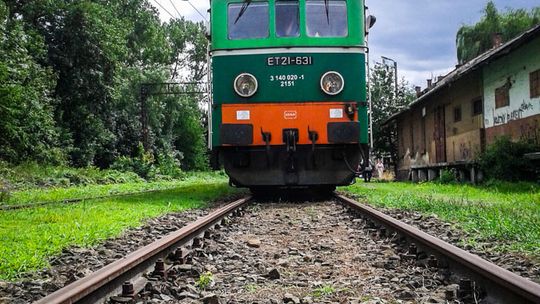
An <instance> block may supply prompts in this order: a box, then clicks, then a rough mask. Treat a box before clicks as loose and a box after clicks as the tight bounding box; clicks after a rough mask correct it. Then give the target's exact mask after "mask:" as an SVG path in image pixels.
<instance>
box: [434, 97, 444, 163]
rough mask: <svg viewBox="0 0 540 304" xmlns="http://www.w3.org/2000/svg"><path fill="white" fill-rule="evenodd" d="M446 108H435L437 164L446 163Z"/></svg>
mask: <svg viewBox="0 0 540 304" xmlns="http://www.w3.org/2000/svg"><path fill="white" fill-rule="evenodd" d="M444 117H445V116H444V106H439V107H437V108H435V132H434V134H433V137H434V139H435V160H436V162H437V163H444V162H446V129H445V123H444V122H445V121H444Z"/></svg>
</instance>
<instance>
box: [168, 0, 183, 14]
mask: <svg viewBox="0 0 540 304" xmlns="http://www.w3.org/2000/svg"><path fill="white" fill-rule="evenodd" d="M169 2H170V3H171V4H172V6H173V8H174V10H175V11H176V13H177V14H178V18H181V17H182V14H180V11H178V8H176V5H175V4H174V1H173V0H169Z"/></svg>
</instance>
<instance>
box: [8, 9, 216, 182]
mask: <svg viewBox="0 0 540 304" xmlns="http://www.w3.org/2000/svg"><path fill="white" fill-rule="evenodd" d="M0 27H1V30H2V33H1V34H0V35H1V36H0V132H1V133H2V134H3V135H4V134H5V136H2V137H1V138H0V160H6V161H9V162H12V163H20V162H24V161H38V162H40V163H69V164H71V165H75V166H80V167H86V166H92V165H95V166H98V167H100V168H107V167H109V166H111V165H112V164H113V163H115V162H116V161H117V160H118V159H120V157H123V158H122V159H120V161H123V162H127V160H128V159H131V158H137V157H138V155H139V152H140V151H139V147H138V144H139V142H140V141H141V128H142V124H141V115H142V114H141V113H142V111H141V110H143V111H145V112H146V115H147V116H148V118H149V119H148V128H149V130H150V132H149V137H150V138H149V143H150V144H149V146H147V147H146V148H147V151H145V153H148V154H151V155H152V157H153V158H156V156H157V155H176V156H179V155H182V157H177V160H178V161H180V162H181V163H180V165H181V167H182V168H183V169H186V170H191V169H205V168H206V167H207V165H206V160H205V153H206V148H205V143H204V130H203V120H204V113H203V112H202V111H201V110H200V107H199V102H200V100H201V99H202V96H200V95H193V96H186V97H181V98H180V97H178V96H152V97H151V98H150V99H149V101H148V104H147V106H146V107H145V108H144V109H141V105H140V96H139V93H140V87H141V84H142V83H147V82H152V83H162V82H171V81H200V80H201V79H202V78H203V77H204V75H205V73H206V45H207V41H206V38H205V36H204V27H203V25H202V23H193V22H190V21H186V20H184V19H177V20H173V21H170V22H169V23H165V24H163V23H161V21H160V19H159V17H158V13H157V11H156V9H155V8H154V7H152V6H151V5H150V3H149V1H148V0H126V1H121V2H118V1H110V0H78V1H63V0H50V1H18V0H2V1H0ZM161 159H162V160H163V161H166V158H161ZM157 160H158V162H159V161H160V158H159V157H157ZM168 165H170V164H168ZM138 173H141V172H138ZM143 175H144V174H143Z"/></svg>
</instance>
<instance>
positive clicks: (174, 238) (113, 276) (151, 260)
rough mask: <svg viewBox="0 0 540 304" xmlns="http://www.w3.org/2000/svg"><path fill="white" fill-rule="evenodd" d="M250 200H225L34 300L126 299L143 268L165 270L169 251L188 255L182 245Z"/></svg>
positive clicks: (158, 272) (194, 241)
mask: <svg viewBox="0 0 540 304" xmlns="http://www.w3.org/2000/svg"><path fill="white" fill-rule="evenodd" d="M249 200H250V197H246V198H243V199H239V200H237V201H234V202H232V203H230V204H227V205H226V206H224V207H222V208H219V209H217V210H215V211H213V212H212V213H210V214H208V215H207V216H204V217H202V218H200V219H198V220H197V221H195V222H193V223H190V224H188V225H187V226H185V227H183V228H182V229H180V230H178V231H176V232H173V233H171V234H170V235H168V236H167V237H164V238H162V239H160V240H158V241H156V242H154V243H152V244H150V245H148V246H145V247H143V248H141V249H139V250H137V251H135V252H133V253H131V254H129V255H128V256H126V257H125V258H123V259H120V260H118V261H116V262H114V263H112V264H109V265H107V266H105V267H104V268H102V269H100V270H98V271H96V272H94V273H92V274H91V275H89V276H87V277H85V278H83V279H81V280H78V281H76V282H73V283H72V284H69V285H68V286H66V287H64V288H62V289H60V290H58V291H56V292H54V293H52V294H50V295H48V296H46V297H44V298H42V299H41V300H39V301H37V302H36V303H40V304H54V303H100V302H106V301H109V300H111V299H110V298H111V296H113V297H114V296H116V295H120V296H119V297H116V298H112V301H113V302H119V303H122V302H125V301H126V299H127V300H129V298H130V297H132V296H133V295H134V294H135V293H136V290H137V289H138V288H140V287H142V286H144V284H145V280H144V279H143V278H142V276H141V274H142V273H143V272H149V273H153V274H155V275H158V276H159V275H162V276H164V275H165V271H166V269H165V268H164V267H165V265H164V260H165V259H166V258H167V257H169V255H170V254H171V253H172V254H173V258H175V259H178V260H183V259H186V258H189V256H188V254H189V253H188V252H187V251H186V250H184V249H182V247H183V246H186V245H188V243H189V242H191V243H192V244H191V245H192V246H191V247H197V246H198V244H199V243H200V242H201V238H202V237H204V235H205V232H206V231H208V229H210V228H212V227H215V225H216V224H219V222H220V221H222V220H223V219H224V218H225V217H227V216H228V215H231V214H233V213H235V212H237V211H238V210H239V209H241V208H242V207H244V206H245V205H246V204H247V203H248V202H249ZM207 236H208V235H207Z"/></svg>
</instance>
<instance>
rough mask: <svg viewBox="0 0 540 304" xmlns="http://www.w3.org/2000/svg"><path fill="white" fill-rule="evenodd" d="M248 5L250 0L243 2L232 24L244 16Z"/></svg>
mask: <svg viewBox="0 0 540 304" xmlns="http://www.w3.org/2000/svg"><path fill="white" fill-rule="evenodd" d="M325 1H328V0H325ZM250 4H251V0H246V1H244V4H243V5H242V7H241V8H240V11H239V12H238V16H236V19H235V20H234V24H236V22H238V20H239V19H240V17H242V15H244V13H245V12H246V10H247V8H248V7H249V5H250Z"/></svg>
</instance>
